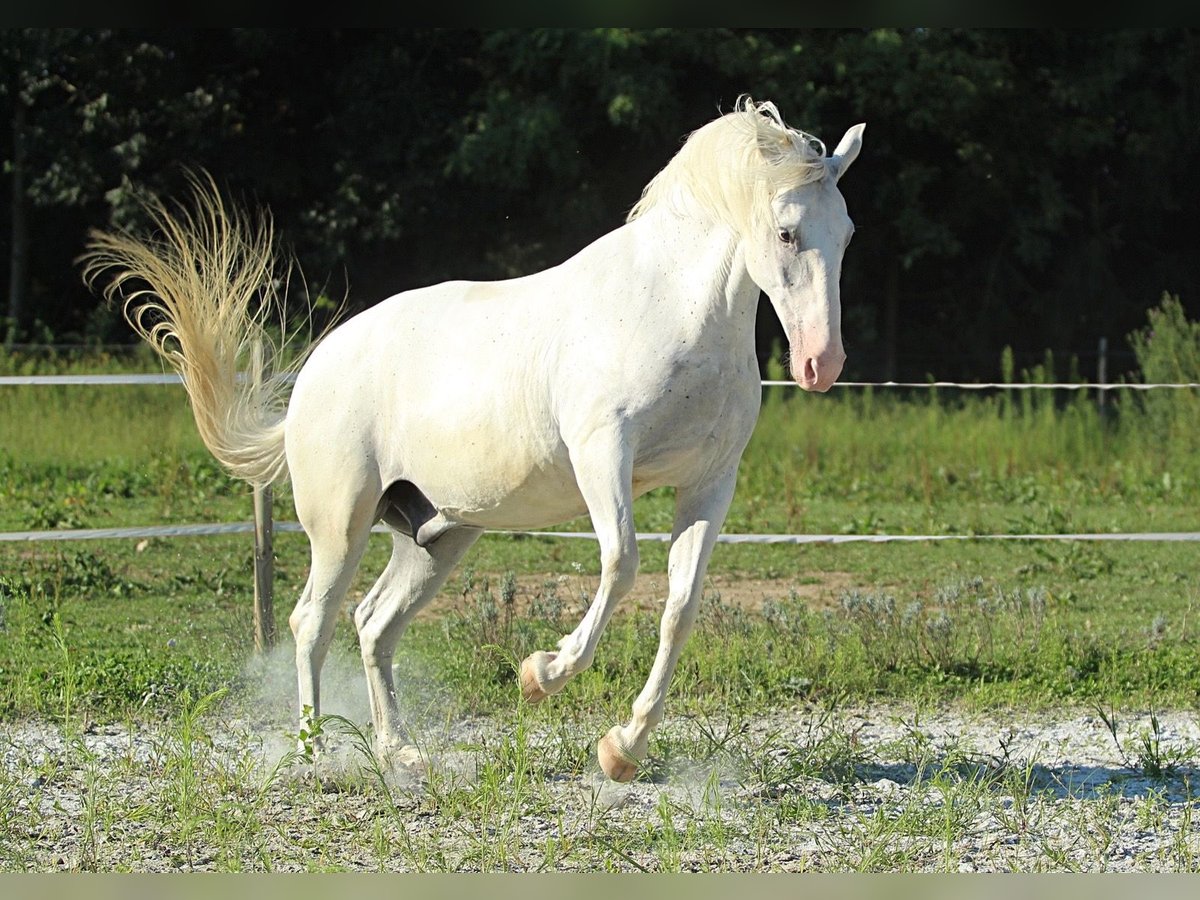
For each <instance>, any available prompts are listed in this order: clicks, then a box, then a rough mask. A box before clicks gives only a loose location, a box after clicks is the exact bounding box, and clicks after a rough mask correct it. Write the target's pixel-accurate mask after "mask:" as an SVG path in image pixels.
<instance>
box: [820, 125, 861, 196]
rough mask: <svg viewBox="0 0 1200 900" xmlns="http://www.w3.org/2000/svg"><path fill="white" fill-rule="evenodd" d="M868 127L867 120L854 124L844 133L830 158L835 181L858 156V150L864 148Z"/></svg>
mask: <svg viewBox="0 0 1200 900" xmlns="http://www.w3.org/2000/svg"><path fill="white" fill-rule="evenodd" d="M866 127H867V124H866V122H861V123H859V124H858V125H853V126H851V127H850V128H848V129H847V130H846V133H845V134H844V135H842V139H841V140H840V141H838V145H837V149H836V150H834V151H833V156H831V157H830V158H829V166H830V168H831V169H832V170H833V178H834V180H835V181H836V180H837V179H839V178H841V177H842V176H843V175H845V174H846V170H847V169H848V168H850V163H852V162H854V160H855V159H857V158H858V151H859V150H861V149H862V136H863V130H864V129H865V128H866Z"/></svg>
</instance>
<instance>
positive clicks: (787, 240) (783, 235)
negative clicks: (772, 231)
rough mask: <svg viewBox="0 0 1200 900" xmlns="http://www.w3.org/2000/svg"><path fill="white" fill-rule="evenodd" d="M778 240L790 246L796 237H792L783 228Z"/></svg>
mask: <svg viewBox="0 0 1200 900" xmlns="http://www.w3.org/2000/svg"><path fill="white" fill-rule="evenodd" d="M779 239H780V240H781V241H783V242H784V243H785V244H790V243H791V242H792V241H794V240H795V239H796V237H795V235H793V234H792V233H791V232H790V231H788V230H787V229H786V228H785V229H783V230H781V231H780V232H779Z"/></svg>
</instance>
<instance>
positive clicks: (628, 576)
mask: <svg viewBox="0 0 1200 900" xmlns="http://www.w3.org/2000/svg"><path fill="white" fill-rule="evenodd" d="M638 565H639V559H638V549H637V544H631V545H630V546H629V547H621V548H618V549H617V550H615V551H613V552H611V553H606V554H605V555H604V556H603V557H601V559H600V576H601V578H605V579H607V580H608V583H609V584H608V586H609V590H610V591H612V593H613V594H615V595H616V596H618V597H623V596H625V595H626V594H628V593H629V592H630V591H631V590H633V585H634V582H636V581H637V574H638Z"/></svg>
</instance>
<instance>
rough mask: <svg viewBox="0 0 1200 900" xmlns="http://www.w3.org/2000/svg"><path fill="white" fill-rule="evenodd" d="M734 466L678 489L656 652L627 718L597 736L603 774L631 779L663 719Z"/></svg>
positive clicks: (729, 492)
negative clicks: (710, 478)
mask: <svg viewBox="0 0 1200 900" xmlns="http://www.w3.org/2000/svg"><path fill="white" fill-rule="evenodd" d="M736 474H737V472H736V469H734V470H733V471H731V472H728V473H727V474H725V475H724V476H722V477H721V478H720V479H718V480H717V481H716V482H715V483H712V484H708V485H704V486H703V487H699V488H691V489H688V490H684V489H682V488H681V489H680V490H679V491H677V493H676V508H675V525H674V528H673V534H672V542H671V554H670V559H669V562H668V568H667V578H668V583H669V590H670V595H669V596H668V598H667V605H666V608H665V609H664V610H663V616H662V623H661V625H660V627H659V639H658V654H657V656H656V657H655V659H654V665H653V667H652V668H651V669H650V677H649V679H648V680H647V681H646V686H645V688H643V689H642V692H641V694H639V695H638V698H637V700H635V701H634V704H633V718H631V719H630V720H629V722H628V724H626V725H624V726H621V725H616V726H614V727H613V728H612V729H611V730H610V731H609V732H608V733H607V734H606V735H605V736H604V737H602V738H601V739H600V743H599V746H598V747H597V754H598V756H599V759H600V767H601V768H602V769H603V770H604V774H605V775H607V776H608V777H609V778H611V779H612V780H613V781H629V780H631V779H632V778H633V776H634V775H636V774H637V770H638V766H639V765H640V763H641V760H642V759H643V758H644V757H645V755H646V748H647V745H648V744H649V741H650V732H651V731H653V730H654V727H655V726H656V725H658V723H659V722H661V721H662V719H663V711H664V707H665V705H666V696H667V687H668V686H669V685H670V683H671V676H672V675H674V673H675V665H676V663H677V662H678V661H679V654H680V653H681V652H682V651H683V645H684V643H685V642H686V641H687V637H688V635H689V634H690V633H691V630H692V625H693V624H695V621H696V614H697V612H698V611H699V608H700V598H701V596H702V593H703V588H704V573H705V570H706V569H707V568H708V560H709V557H710V556H711V555H712V550H713V545H714V544H716V541H717V535H718V534H719V533H720V531H721V525H722V524H723V523H724V521H725V514H726V513H727V512H728V511H729V504H730V501H731V500H732V499H733V488H734V484H735V482H736Z"/></svg>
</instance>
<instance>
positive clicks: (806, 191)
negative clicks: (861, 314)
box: [745, 125, 865, 391]
mask: <svg viewBox="0 0 1200 900" xmlns="http://www.w3.org/2000/svg"><path fill="white" fill-rule="evenodd" d="M864 128H865V126H864V125H855V126H854V127H853V128H851V129H850V130H848V131H847V132H846V135H845V137H843V138H842V140H841V142H840V143H839V144H838V146H837V149H836V150H835V151H834V152H833V155H832V156H830V157H828V158H826V159H824V160H823V164H824V173H823V174H822V176H821V177H818V178H815V179H812V180H808V181H806V182H805V183H802V184H798V185H793V186H786V187H783V188H782V189H780V190H778V191H776V192H775V193H774V194H773V195H772V196H771V199H770V206H769V210H767V209H764V210H763V212H762V213H761V214H760V215H757V216H755V218H754V220H753V222H752V225H751V233H750V234H749V235H747V238H748V240H747V241H746V244H745V253H746V268H747V271H748V272H749V274H750V277H751V278H752V279H753V280H754V283H755V284H757V285H758V287H759V288H760V289H761V290H763V291H764V292H765V293H766V294H767V296H768V297H770V298H771V305H772V306H773V307H774V308H775V312H776V314H777V315H778V316H779V321H780V322H781V323H782V325H783V329H784V332H785V334H786V335H787V339H788V344H789V347H790V352H789V358H790V361H791V376H792V378H793V379H794V380H795V382H796V383H797V384H798V385H800V387H802V388H804V389H805V390H806V391H827V390H829V388H830V387H832V385H833V383H834V382H835V381H837V378H838V375H840V374H841V371H842V364H843V363H844V362H845V361H846V353H845V351H844V350H843V348H842V322H841V320H842V308H841V292H840V288H839V281H840V279H841V274H842V255H843V254H844V253H845V251H846V245H847V244H849V243H850V236H851V235H852V234H853V233H854V224H853V223H852V222H851V221H850V217H849V216H848V215H847V213H846V201H845V200H844V199H843V198H842V194H841V192H840V191H839V190H838V187H837V182H838V179H839V178H841V176H842V175H843V174H844V173H845V171H846V169H848V168H849V167H850V164H851V163H852V162H854V159H855V157H857V156H858V151H859V149H860V148H861V147H862V134H863V129H864ZM762 149H763V152H764V154H769V153H771V152H776V153H784V152H791V145H790V144H789V145H788V146H787V149H786V150H783V149H779V147H778V145H775V147H763V148H762ZM768 162H770V160H769V159H768Z"/></svg>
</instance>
